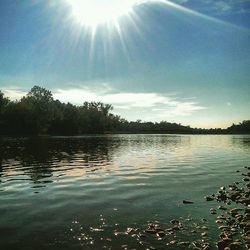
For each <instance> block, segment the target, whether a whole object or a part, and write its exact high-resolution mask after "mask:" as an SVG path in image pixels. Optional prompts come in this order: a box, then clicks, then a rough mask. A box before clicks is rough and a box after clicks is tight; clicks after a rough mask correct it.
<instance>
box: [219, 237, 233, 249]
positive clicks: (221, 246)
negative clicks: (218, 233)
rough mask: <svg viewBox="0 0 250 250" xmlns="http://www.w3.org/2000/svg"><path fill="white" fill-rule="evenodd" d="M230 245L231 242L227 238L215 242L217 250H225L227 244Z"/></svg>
mask: <svg viewBox="0 0 250 250" xmlns="http://www.w3.org/2000/svg"><path fill="white" fill-rule="evenodd" d="M231 243H232V240H231V239H229V238H224V239H222V240H219V241H218V242H217V247H218V249H219V250H224V249H225V248H226V247H228V246H229V244H231Z"/></svg>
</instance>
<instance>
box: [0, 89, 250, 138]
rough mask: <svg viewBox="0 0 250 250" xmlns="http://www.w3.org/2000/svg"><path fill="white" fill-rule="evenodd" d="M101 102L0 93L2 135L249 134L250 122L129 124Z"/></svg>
mask: <svg viewBox="0 0 250 250" xmlns="http://www.w3.org/2000/svg"><path fill="white" fill-rule="evenodd" d="M112 109H113V107H112V105H110V104H104V103H101V102H84V103H83V104H82V105H80V106H77V105H73V104H71V103H62V102H60V101H59V100H55V99H54V98H53V95H52V93H51V91H49V90H47V89H45V88H42V87H39V86H34V87H33V88H32V89H31V90H30V91H29V92H28V94H27V95H26V96H24V97H22V98H21V99H20V100H16V101H11V100H9V99H8V98H7V97H5V96H4V94H3V92H2V91H1V90H0V134H1V135H39V134H51V135H79V134H103V133H183V134H189V133H190V134H227V133H250V121H243V122H242V123H240V124H238V125H235V124H233V125H232V126H231V127H229V128H227V129H201V128H191V127H190V126H184V125H181V124H177V123H170V122H166V121H162V122H142V121H141V120H137V121H130V122H129V121H127V120H125V119H123V118H121V117H120V116H118V115H114V114H112V113H111V111H112Z"/></svg>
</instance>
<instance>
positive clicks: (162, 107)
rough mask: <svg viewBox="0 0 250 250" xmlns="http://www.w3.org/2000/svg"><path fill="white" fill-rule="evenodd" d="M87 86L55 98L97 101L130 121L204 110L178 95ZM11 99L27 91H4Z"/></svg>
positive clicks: (64, 91) (59, 93)
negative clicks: (110, 107)
mask: <svg viewBox="0 0 250 250" xmlns="http://www.w3.org/2000/svg"><path fill="white" fill-rule="evenodd" d="M100 86H101V87H99V88H98V87H94V88H90V87H86V88H75V89H57V90H54V91H53V95H54V98H55V99H58V100H60V101H61V102H64V103H67V102H70V103H73V104H76V105H81V104H83V103H84V102H85V101H87V102H92V101H96V102H97V101H98V102H103V103H109V104H112V105H113V106H114V112H115V113H117V114H119V115H121V117H124V118H126V119H129V120H136V119H141V120H146V121H150V120H152V121H160V120H164V119H167V118H170V117H171V118H173V117H176V118H178V117H182V116H190V115H192V114H193V113H195V112H197V111H200V110H203V109H205V107H203V106H201V105H199V103H197V102H195V101H194V100H192V99H191V100H190V98H188V99H180V98H178V97H177V96H176V95H166V94H160V93H132V92H123V93H121V92H117V91H114V90H113V89H112V88H109V87H107V86H108V85H107V86H106V84H105V86H106V87H107V88H104V86H103V85H100ZM4 93H5V95H6V96H8V97H9V98H10V99H12V100H15V99H20V98H21V97H22V96H24V95H25V94H26V92H24V91H22V90H19V89H5V90H4Z"/></svg>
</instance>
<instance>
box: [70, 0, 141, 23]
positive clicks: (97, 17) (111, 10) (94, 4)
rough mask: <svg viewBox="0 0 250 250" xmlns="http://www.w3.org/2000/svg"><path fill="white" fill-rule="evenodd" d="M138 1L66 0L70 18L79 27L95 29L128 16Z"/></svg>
mask: <svg viewBox="0 0 250 250" xmlns="http://www.w3.org/2000/svg"><path fill="white" fill-rule="evenodd" d="M138 2H139V1H138V0H122V1H117V0H91V1H90V0H67V3H68V5H69V6H70V7H71V13H72V17H73V18H74V19H75V20H76V21H77V22H79V23H80V24H81V25H84V26H90V27H95V26H98V25H99V24H103V23H107V22H115V21H117V19H118V18H119V17H121V16H124V15H129V13H130V12H131V11H132V8H133V6H134V5H135V4H137V3H138Z"/></svg>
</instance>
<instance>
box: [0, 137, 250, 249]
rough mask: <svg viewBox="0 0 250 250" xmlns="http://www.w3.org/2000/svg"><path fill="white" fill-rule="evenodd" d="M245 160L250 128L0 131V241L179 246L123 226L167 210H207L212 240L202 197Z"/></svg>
mask: <svg viewBox="0 0 250 250" xmlns="http://www.w3.org/2000/svg"><path fill="white" fill-rule="evenodd" d="M249 163H250V136H249V135H103V136H76V137H26V138H11V137H6V138H5V137H2V138H1V139H0V249H4V250H8V249H25V250H26V249H154V248H157V249H179V248H180V249H183V248H181V246H180V247H178V246H175V247H173V246H169V245H168V242H169V241H170V240H173V239H174V238H175V236H173V235H172V236H171V235H170V236H169V237H167V238H164V239H156V238H155V237H153V236H152V237H151V236H147V235H146V237H144V235H141V236H142V237H139V236H138V235H136V233H135V234H132V235H131V234H129V233H124V232H128V231H129V230H130V229H128V228H137V230H141V231H143V229H145V228H146V227H147V225H148V223H150V221H151V222H155V223H159V224H161V225H162V226H165V227H168V226H169V225H170V220H172V219H179V220H183V221H187V222H188V223H196V222H197V223H198V222H200V221H201V220H202V219H203V220H204V218H205V219H206V226H207V227H208V228H209V231H208V238H207V239H206V240H207V241H209V242H214V241H216V239H217V238H218V235H217V225H216V224H215V223H214V220H215V218H214V217H213V216H212V215H211V213H210V211H209V209H210V208H211V207H213V206H218V205H219V204H218V203H217V202H215V201H212V202H211V203H208V202H206V200H205V199H204V196H205V195H207V194H211V193H213V192H216V191H217V190H218V188H220V187H221V186H227V185H228V184H231V183H232V182H234V181H240V180H241V179H242V176H241V175H240V174H239V173H236V170H240V171H241V170H242V169H243V167H244V166H249ZM183 200H190V201H192V202H194V203H193V204H190V205H186V204H183V202H182V201H183ZM190 234H191V233H190ZM171 237H172V238H171ZM179 237H183V239H186V238H189V237H190V238H192V237H195V236H193V235H188V233H186V234H183V235H180V236H179ZM150 247H151V248H150Z"/></svg>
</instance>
